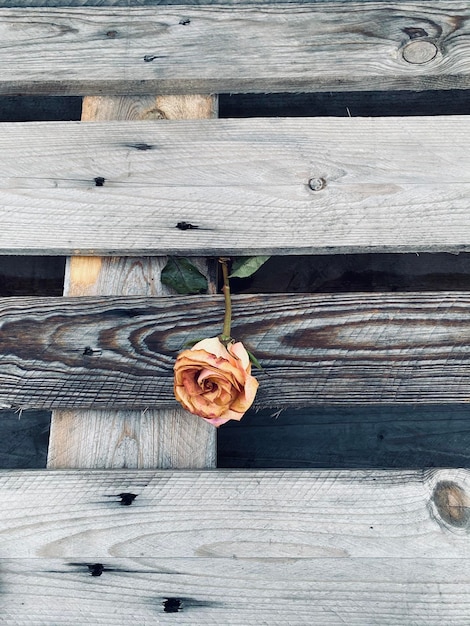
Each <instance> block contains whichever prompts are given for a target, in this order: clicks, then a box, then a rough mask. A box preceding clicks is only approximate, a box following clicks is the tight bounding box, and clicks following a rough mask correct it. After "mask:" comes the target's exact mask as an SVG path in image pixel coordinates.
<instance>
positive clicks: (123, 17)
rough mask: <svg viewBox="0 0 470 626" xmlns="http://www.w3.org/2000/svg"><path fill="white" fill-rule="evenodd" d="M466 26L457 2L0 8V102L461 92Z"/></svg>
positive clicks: (468, 72) (469, 66)
mask: <svg viewBox="0 0 470 626" xmlns="http://www.w3.org/2000/svg"><path fill="white" fill-rule="evenodd" d="M7 4H8V3H7ZM75 4H77V3H75ZM78 4H79V5H83V2H79V3H78ZM112 4H113V5H115V3H112ZM345 7H347V9H346V10H345ZM468 17H469V6H468V3H467V2H462V1H459V0H455V1H454V0H446V1H440V2H438V1H436V2H432V3H431V2H425V1H421V2H416V3H411V4H408V3H406V4H404V3H392V4H390V3H388V2H387V3H385V2H377V3H364V2H348V3H347V4H345V3H342V2H336V3H335V2H331V3H326V2H321V3H319V4H316V3H313V4H312V3H309V4H305V3H304V2H300V3H298V4H295V3H286V4H278V3H276V4H274V5H266V4H265V3H261V4H260V5H256V4H252V3H249V4H248V6H242V5H241V4H240V5H238V4H236V5H235V6H234V5H233V4H229V5H228V6H217V5H215V4H211V5H207V6H190V5H183V6H175V7H170V6H149V7H145V6H133V7H129V6H124V7H123V6H121V7H119V6H112V8H106V7H105V6H104V7H103V6H101V7H89V8H86V7H83V6H81V7H80V6H79V7H76V8H62V7H56V8H16V9H15V8H3V9H2V11H1V13H0V24H1V32H2V48H1V49H0V64H1V67H2V73H1V77H0V92H1V93H4V94H10V95H17V94H27V93H29V94H44V95H73V94H87V93H88V94H90V93H95V94H97V95H100V94H116V95H125V94H132V93H135V94H137V93H160V94H163V93H171V94H176V93H210V92H217V93H221V92H232V93H233V92H247V91H251V92H259V93H263V92H275V91H319V90H325V91H338V90H339V91H342V90H345V89H352V90H370V88H371V85H373V86H374V88H380V89H414V90H421V89H451V88H466V87H468V86H469V85H470V80H469V76H470V62H469V54H468V52H469V39H470V31H469V27H468Z"/></svg>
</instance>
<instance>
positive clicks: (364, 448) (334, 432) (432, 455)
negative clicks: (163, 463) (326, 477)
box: [217, 403, 470, 469]
mask: <svg viewBox="0 0 470 626" xmlns="http://www.w3.org/2000/svg"><path fill="white" fill-rule="evenodd" d="M217 467H226V468H227V467H233V468H236V467H238V468H282V467H285V468H308V467H311V468H344V469H348V468H349V469H352V468H423V467H470V407H469V406H468V404H467V405H463V404H462V405H456V406H452V405H435V406H433V405H428V404H427V405H423V404H420V403H419V404H418V403H417V404H414V405H412V406H408V405H407V406H387V405H381V406H370V405H368V406H353V407H348V406H335V407H325V406H322V407H310V408H309V409H299V410H292V409H291V410H285V411H275V410H273V409H266V410H264V411H250V412H249V413H247V414H246V415H245V416H244V418H243V420H242V421H241V422H228V423H227V424H226V425H225V426H224V427H223V428H219V430H218V432H217Z"/></svg>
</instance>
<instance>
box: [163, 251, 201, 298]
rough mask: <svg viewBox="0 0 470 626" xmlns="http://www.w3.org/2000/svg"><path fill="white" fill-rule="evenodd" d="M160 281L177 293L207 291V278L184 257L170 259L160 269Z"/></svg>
mask: <svg viewBox="0 0 470 626" xmlns="http://www.w3.org/2000/svg"><path fill="white" fill-rule="evenodd" d="M161 281H162V283H163V284H164V285H166V286H167V287H171V288H172V289H174V290H175V291H176V292H177V293H182V294H192V293H202V292H204V291H207V278H206V277H205V276H204V275H203V274H201V272H200V271H199V270H198V269H197V267H195V266H194V265H193V264H192V263H191V261H190V260H189V259H186V258H185V257H170V258H169V259H168V263H167V264H166V265H165V267H164V268H163V269H162V274H161Z"/></svg>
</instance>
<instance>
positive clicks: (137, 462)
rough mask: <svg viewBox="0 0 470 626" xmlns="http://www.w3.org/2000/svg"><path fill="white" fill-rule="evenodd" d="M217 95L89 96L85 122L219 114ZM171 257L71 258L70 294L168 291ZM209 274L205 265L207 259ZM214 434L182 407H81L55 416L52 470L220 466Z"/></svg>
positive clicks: (67, 279)
mask: <svg viewBox="0 0 470 626" xmlns="http://www.w3.org/2000/svg"><path fill="white" fill-rule="evenodd" d="M216 109H217V98H216V97H213V96H202V95H192V96H179V97H171V96H158V97H140V98H139V97H114V98H113V97H107V98H106V97H87V98H85V99H84V102H83V110H82V121H95V120H110V119H125V120H135V119H160V118H162V117H165V118H170V119H179V118H181V117H183V118H184V117H187V118H192V119H198V118H208V117H209V118H210V117H213V116H214V114H215V112H216ZM165 262H166V258H165V257H143V258H120V257H110V258H109V257H108V258H106V257H105V258H102V257H72V258H70V259H69V261H68V265H67V272H66V284H65V290H64V294H65V295H69V296H84V295H88V296H90V295H102V296H104V295H163V294H166V293H167V292H168V290H167V289H166V288H165V287H164V285H162V283H161V281H160V272H161V270H162V268H163V267H164V265H165ZM201 264H202V265H204V269H205V270H206V273H207V263H206V262H205V261H204V260H201ZM215 464H216V434H215V431H214V428H213V427H212V426H211V425H210V424H208V423H207V422H203V421H202V420H200V419H198V418H196V417H195V416H193V415H190V414H189V413H187V412H186V411H183V410H182V409H181V408H177V407H173V408H171V409H166V410H165V411H161V410H160V411H150V410H145V411H112V410H107V411H106V410H87V411H84V410H81V411H77V410H75V411H55V412H54V413H53V415H52V421H51V434H50V440H49V452H48V459H47V466H48V468H53V469H62V468H95V469H110V468H113V467H119V468H121V467H127V468H131V467H132V468H175V467H178V468H192V469H202V468H211V467H215Z"/></svg>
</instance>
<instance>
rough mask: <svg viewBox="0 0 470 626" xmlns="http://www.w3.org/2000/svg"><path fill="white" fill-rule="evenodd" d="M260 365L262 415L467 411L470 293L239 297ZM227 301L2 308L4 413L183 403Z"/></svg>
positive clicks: (17, 303) (238, 319)
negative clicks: (177, 392)
mask: <svg viewBox="0 0 470 626" xmlns="http://www.w3.org/2000/svg"><path fill="white" fill-rule="evenodd" d="M234 306H235V308H234V325H233V333H234V335H235V337H237V338H240V339H243V340H244V341H245V343H246V345H247V346H248V347H249V348H250V349H251V350H253V351H254V353H255V354H256V355H257V356H258V357H259V359H260V361H261V363H262V364H263V366H264V368H265V371H262V372H255V375H256V376H257V378H258V379H259V381H260V389H259V392H258V396H257V400H256V402H255V407H259V408H261V407H278V408H282V407H288V406H291V407H296V408H299V407H302V406H309V405H310V406H311V405H316V404H325V403H326V404H387V403H413V402H420V403H424V404H440V403H448V404H451V403H467V402H468V400H469V393H470V362H469V353H470V349H469V342H470V326H469V324H470V322H469V319H470V318H469V308H470V299H469V296H468V293H467V292H463V293H460V292H452V293H444V292H438V293H425V294H416V293H410V294H349V295H348V294H346V295H344V294H328V295H306V294H303V295H300V296H299V295H293V294H289V295H271V296H268V295H262V296H239V297H236V298H234ZM222 315H223V300H222V298H221V297H218V296H217V297H208V296H201V297H190V296H186V297H183V296H182V297H171V299H166V298H154V299H152V298H130V297H129V298H115V297H106V298H83V299H79V300H78V299H66V298H63V299H54V298H44V299H41V298H32V299H28V298H8V299H2V300H0V324H1V327H0V351H1V356H2V369H1V372H0V391H1V393H0V402H1V404H2V408H15V409H18V408H23V409H26V408H51V407H53V408H59V407H60V408H87V407H88V408H91V407H93V408H102V409H103V408H111V407H115V408H128V409H129V408H134V409H136V408H141V409H145V408H148V407H150V408H165V407H175V406H176V405H175V400H174V398H173V370H172V368H173V364H174V360H175V357H176V354H177V353H178V351H179V350H181V348H182V346H183V345H184V344H185V342H187V341H189V340H191V339H194V338H197V337H199V336H200V335H201V332H202V333H203V334H204V335H205V334H207V335H208V336H214V335H216V334H217V333H219V332H220V323H221V319H222Z"/></svg>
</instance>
